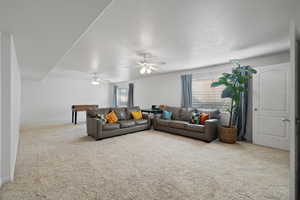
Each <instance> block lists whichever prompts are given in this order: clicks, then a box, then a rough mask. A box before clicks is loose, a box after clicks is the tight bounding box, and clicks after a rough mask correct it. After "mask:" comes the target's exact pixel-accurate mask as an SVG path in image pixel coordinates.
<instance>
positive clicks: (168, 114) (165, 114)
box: [162, 110, 173, 120]
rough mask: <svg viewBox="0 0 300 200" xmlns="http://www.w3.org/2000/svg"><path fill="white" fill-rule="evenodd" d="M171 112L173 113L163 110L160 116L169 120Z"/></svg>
mask: <svg viewBox="0 0 300 200" xmlns="http://www.w3.org/2000/svg"><path fill="white" fill-rule="evenodd" d="M172 114H173V113H172V112H168V111H165V110H164V111H163V116H162V118H163V119H165V120H171V117H172Z"/></svg>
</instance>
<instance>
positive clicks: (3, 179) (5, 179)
mask: <svg viewBox="0 0 300 200" xmlns="http://www.w3.org/2000/svg"><path fill="white" fill-rule="evenodd" d="M11 181H12V180H11V178H9V177H0V188H1V187H2V185H3V184H4V183H8V182H11Z"/></svg>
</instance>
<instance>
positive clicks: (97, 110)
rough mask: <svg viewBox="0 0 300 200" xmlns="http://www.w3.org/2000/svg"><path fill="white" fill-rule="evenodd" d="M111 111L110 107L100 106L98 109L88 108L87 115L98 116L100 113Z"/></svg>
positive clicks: (104, 113)
mask: <svg viewBox="0 0 300 200" xmlns="http://www.w3.org/2000/svg"><path fill="white" fill-rule="evenodd" d="M110 111H111V109H110V108H98V109H96V110H88V111H87V115H88V117H92V118H93V117H96V116H97V115H98V114H101V115H106V114H107V113H109V112H110Z"/></svg>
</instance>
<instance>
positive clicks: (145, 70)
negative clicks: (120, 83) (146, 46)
mask: <svg viewBox="0 0 300 200" xmlns="http://www.w3.org/2000/svg"><path fill="white" fill-rule="evenodd" d="M141 55H142V56H143V60H142V61H140V62H137V64H138V65H139V66H140V67H141V69H140V74H142V75H144V74H151V73H152V72H153V71H158V68H157V67H158V65H159V64H160V65H164V64H166V63H165V62H159V63H153V62H148V61H147V60H146V59H147V58H151V57H152V54H150V53H143V54H141Z"/></svg>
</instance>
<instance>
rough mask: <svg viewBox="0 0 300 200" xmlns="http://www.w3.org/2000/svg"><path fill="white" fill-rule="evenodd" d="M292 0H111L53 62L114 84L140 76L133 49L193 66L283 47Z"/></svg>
mask: <svg viewBox="0 0 300 200" xmlns="http://www.w3.org/2000/svg"><path fill="white" fill-rule="evenodd" d="M292 7H293V0H284V1H282V0H263V1H261V0H251V1H240V0H226V1H220V0H184V1H182V0H164V1H161V0H151V1H149V0H115V1H113V3H112V4H111V5H110V6H109V8H108V9H107V10H105V12H104V13H103V16H102V17H101V18H99V19H98V20H97V21H96V22H95V23H94V25H93V26H92V27H91V29H90V30H89V31H88V32H87V33H86V34H85V35H84V36H83V37H82V38H81V40H80V41H79V42H78V43H77V44H76V45H75V46H74V47H73V48H72V49H71V50H70V52H69V53H68V54H67V55H66V56H65V57H64V58H63V59H62V61H61V62H60V63H59V65H58V66H57V69H60V70H66V71H68V70H74V71H81V72H84V73H92V72H98V73H99V74H100V76H101V77H102V78H103V79H107V80H110V81H112V82H118V81H126V80H132V79H135V78H138V77H140V76H141V75H140V74H139V73H138V68H136V67H135V66H136V62H137V61H138V60H139V59H140V57H139V56H137V52H141V51H146V52H150V53H152V54H153V55H154V56H155V57H156V59H157V60H159V61H164V62H166V63H167V64H166V65H163V66H162V67H161V71H160V72H170V71H176V70H183V69H192V68H197V67H202V66H207V65H212V64H218V63H224V62H228V61H229V59H231V58H248V57H253V56H257V55H264V54H271V53H276V52H280V51H284V50H287V49H288V47H289V45H288V31H289V22H290V20H291V17H292V11H293V9H292Z"/></svg>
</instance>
